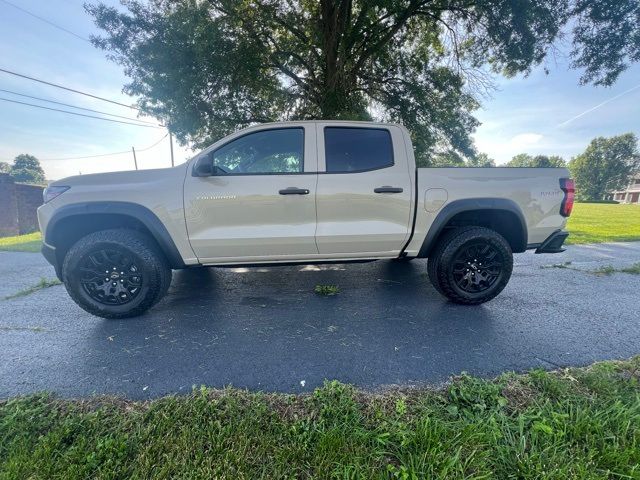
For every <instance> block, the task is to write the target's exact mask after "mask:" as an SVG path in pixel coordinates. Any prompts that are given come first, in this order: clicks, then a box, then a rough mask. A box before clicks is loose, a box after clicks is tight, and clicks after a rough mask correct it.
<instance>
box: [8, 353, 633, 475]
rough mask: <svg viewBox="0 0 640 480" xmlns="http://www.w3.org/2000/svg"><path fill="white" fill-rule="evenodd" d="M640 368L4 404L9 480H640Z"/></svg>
mask: <svg viewBox="0 0 640 480" xmlns="http://www.w3.org/2000/svg"><path fill="white" fill-rule="evenodd" d="M639 379H640V357H638V358H635V359H632V360H629V361H625V362H604V363H600V364H595V365H593V366H591V367H587V368H581V369H565V370H561V371H557V372H544V371H539V370H536V371H533V372H531V373H529V374H526V375H516V374H505V375H502V376H500V377H498V378H497V379H495V380H482V379H478V378H474V377H471V376H468V375H462V376H460V377H457V378H454V379H453V380H452V382H451V383H450V385H449V386H447V387H446V388H444V389H441V390H427V389H422V390H394V391H387V392H384V393H377V394H372V393H366V392H362V391H359V390H356V389H354V388H353V387H351V386H348V385H344V384H341V383H339V382H326V383H325V384H324V386H323V387H321V388H318V389H316V390H315V391H314V392H313V393H312V394H305V395H284V394H262V393H249V392H246V391H241V390H236V389H231V388H229V389H225V390H212V389H207V388H205V387H201V388H199V389H194V391H193V392H192V393H191V395H188V396H184V397H166V398H161V399H158V400H153V401H147V402H134V401H127V400H123V399H118V398H103V397H97V398H92V399H88V400H62V399H58V398H56V397H53V396H51V395H47V394H40V395H32V396H28V397H21V398H14V399H10V400H6V401H2V402H0V439H1V440H2V441H0V476H3V477H4V478H65V479H66V478H151V477H153V478H166V479H170V478H187V477H188V478H194V479H198V478H207V479H208V478H234V479H237V478H247V479H250V478H403V479H413V478H447V479H457V478H521V479H527V478H536V479H538V478H549V479H566V478H580V479H583V478H594V479H595V478H638V477H639V476H640V429H639V428H638V425H640V386H639V383H638V381H639Z"/></svg>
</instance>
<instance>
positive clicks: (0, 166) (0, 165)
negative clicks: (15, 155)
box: [0, 162, 11, 173]
mask: <svg viewBox="0 0 640 480" xmlns="http://www.w3.org/2000/svg"><path fill="white" fill-rule="evenodd" d="M10 172H11V165H9V164H8V163H7V162H0V173H10Z"/></svg>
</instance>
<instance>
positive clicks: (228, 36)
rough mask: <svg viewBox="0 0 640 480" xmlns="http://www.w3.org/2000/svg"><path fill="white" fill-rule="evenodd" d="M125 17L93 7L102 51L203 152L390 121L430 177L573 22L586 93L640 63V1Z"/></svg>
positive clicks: (171, 3)
mask: <svg viewBox="0 0 640 480" xmlns="http://www.w3.org/2000/svg"><path fill="white" fill-rule="evenodd" d="M122 3H123V5H124V6H125V7H126V9H125V10H124V11H123V10H120V9H117V8H114V7H109V6H106V5H104V4H94V5H88V6H87V7H86V8H87V11H88V12H89V13H90V14H91V15H92V16H93V17H94V19H95V22H96V24H97V25H98V27H99V28H101V29H102V30H103V31H104V32H105V36H103V37H101V38H94V43H95V44H96V45H97V46H99V47H101V48H103V49H105V50H106V51H107V52H108V55H109V56H110V57H111V58H112V59H114V60H115V61H117V62H119V63H120V64H122V65H123V66H124V69H125V72H126V74H127V75H128V76H129V77H130V78H131V82H130V83H129V84H128V85H127V86H126V87H125V91H126V92H127V93H129V94H131V95H136V96H138V98H139V107H140V108H141V109H142V110H144V111H145V112H148V113H150V114H152V115H154V116H156V117H158V118H159V119H161V120H162V121H164V122H165V123H166V124H167V125H168V126H169V127H170V128H171V130H172V131H173V132H174V133H175V134H176V135H177V137H178V139H179V141H181V142H183V143H192V144H194V145H195V146H202V145H206V144H208V143H209V142H211V141H212V140H213V139H216V138H218V137H220V136H221V135H223V134H226V133H228V132H229V131H232V130H234V129H237V128H238V127H242V126H246V125H247V124H251V123H254V122H264V121H272V120H286V119H317V118H331V119H336V118H337V119H340V118H341V119H377V120H390V121H397V122H401V123H403V124H404V125H406V126H407V127H408V128H409V129H410V130H411V132H412V134H413V135H414V141H416V142H417V154H418V157H419V159H420V161H421V162H422V163H424V162H425V159H426V158H428V156H429V155H430V154H433V153H436V152H446V154H447V155H457V156H462V157H470V156H473V155H474V153H475V152H474V149H473V142H472V140H471V138H470V134H471V133H472V132H473V130H474V129H475V127H476V126H477V125H478V122H477V120H476V119H475V118H474V117H473V116H472V112H473V110H474V109H476V108H477V107H478V105H479V103H478V96H479V94H481V93H482V92H483V91H484V90H485V89H487V88H488V87H489V86H490V72H493V73H501V74H504V75H506V76H513V75H516V74H518V73H522V72H524V73H527V72H529V71H530V70H531V68H532V67H534V66H536V65H538V64H540V63H541V62H543V61H544V59H545V56H546V54H547V52H548V51H549V49H550V48H551V47H552V46H553V44H554V42H555V41H556V40H557V39H558V38H559V37H560V36H561V35H562V33H563V27H564V26H565V25H568V24H569V23H568V22H569V21H571V23H570V25H571V28H573V32H574V36H573V39H574V40H573V42H574V63H575V66H577V67H580V68H583V69H584V72H585V73H584V76H583V80H584V81H585V82H593V83H599V84H605V85H608V84H611V83H612V82H613V81H615V79H616V78H617V76H618V75H619V74H620V72H621V71H622V70H623V69H624V68H625V67H626V65H627V64H628V63H629V62H630V61H635V60H637V53H638V52H637V51H638V46H637V31H638V30H637V29H638V27H637V23H634V22H633V21H626V20H625V22H623V23H619V22H620V18H621V17H624V18H625V19H626V18H627V17H628V16H631V17H634V16H635V17H637V16H639V15H640V7H639V6H638V2H637V0H607V1H604V2H594V1H593V0H497V1H496V0H209V1H208V2H207V1H203V0H149V1H148V2H142V1H139V0H122ZM596 3H597V4H599V5H600V4H607V5H609V4H611V5H610V7H611V8H607V7H604V6H603V7H602V8H601V7H599V6H596V5H595V4H596ZM612 24H615V25H620V26H621V27H622V30H623V31H622V32H620V33H618V32H617V31H616V33H615V34H614V33H612V32H610V31H609V30H608V29H609V28H610V27H611V25H612ZM634 32H635V34H636V37H633V36H629V35H627V34H630V33H634ZM634 38H635V40H634ZM634 41H635V42H636V43H634ZM585 49H588V51H586V50H585Z"/></svg>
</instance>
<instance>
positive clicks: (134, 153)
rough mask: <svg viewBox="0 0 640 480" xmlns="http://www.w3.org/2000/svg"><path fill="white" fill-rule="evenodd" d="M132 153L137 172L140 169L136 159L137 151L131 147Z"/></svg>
mask: <svg viewBox="0 0 640 480" xmlns="http://www.w3.org/2000/svg"><path fill="white" fill-rule="evenodd" d="M131 151H132V152H133V163H134V164H135V166H136V170H137V169H138V160H137V159H136V149H135V148H134V147H131Z"/></svg>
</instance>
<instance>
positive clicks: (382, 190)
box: [373, 185, 403, 193]
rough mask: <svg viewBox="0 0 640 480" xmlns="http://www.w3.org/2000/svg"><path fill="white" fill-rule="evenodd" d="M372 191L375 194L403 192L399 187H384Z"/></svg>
mask: <svg viewBox="0 0 640 480" xmlns="http://www.w3.org/2000/svg"><path fill="white" fill-rule="evenodd" d="M373 191H374V192H375V193H402V192H403V190H402V188H400V187H390V186H388V185H385V186H384V187H378V188H374V189H373Z"/></svg>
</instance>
